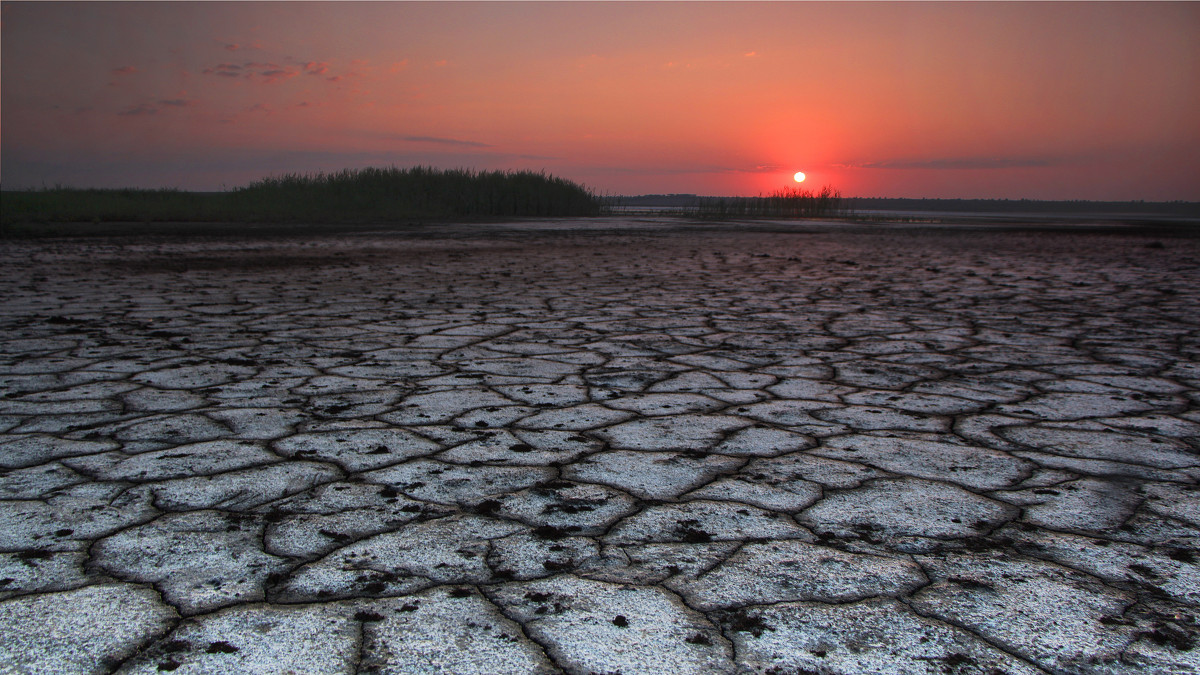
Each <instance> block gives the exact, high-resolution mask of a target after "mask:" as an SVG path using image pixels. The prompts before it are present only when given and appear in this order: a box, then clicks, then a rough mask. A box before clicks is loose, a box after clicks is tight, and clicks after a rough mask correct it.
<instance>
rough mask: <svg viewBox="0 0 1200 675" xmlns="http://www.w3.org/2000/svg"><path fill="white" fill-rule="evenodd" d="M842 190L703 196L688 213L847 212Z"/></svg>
mask: <svg viewBox="0 0 1200 675" xmlns="http://www.w3.org/2000/svg"><path fill="white" fill-rule="evenodd" d="M845 211H846V209H845V206H844V204H843V200H842V193H841V192H839V191H837V190H835V189H833V188H832V187H830V186H828V185H826V186H825V187H823V188H821V190H820V192H813V191H812V190H803V189H801V188H781V189H779V190H776V191H775V192H772V193H771V194H769V195H766V196H760V197H700V198H699V200H698V201H697V203H696V205H695V206H694V207H692V208H691V209H685V211H684V213H685V215H690V216H693V217H696V218H706V219H713V220H724V219H727V218H824V217H830V216H840V215H844V213H845Z"/></svg>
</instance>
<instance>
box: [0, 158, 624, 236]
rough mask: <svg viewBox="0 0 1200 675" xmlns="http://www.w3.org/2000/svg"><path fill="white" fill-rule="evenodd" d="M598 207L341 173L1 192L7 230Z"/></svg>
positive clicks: (590, 211) (482, 182) (529, 189)
mask: <svg viewBox="0 0 1200 675" xmlns="http://www.w3.org/2000/svg"><path fill="white" fill-rule="evenodd" d="M600 211H601V200H600V198H599V197H597V196H596V195H595V194H593V193H592V192H591V191H589V190H587V189H586V188H584V187H582V186H580V185H578V184H576V183H573V182H571V181H569V180H565V179H562V178H557V177H554V176H550V175H548V174H546V173H544V172H532V171H472V170H467V169H453V170H439V169H433V168H425V167H419V166H418V167H413V168H408V169H400V168H396V167H391V168H382V169H380V168H366V169H346V170H344V171H338V172H335V173H317V174H286V175H283V176H277V177H270V178H263V179H261V180H258V181H255V182H253V183H251V184H249V185H247V186H245V187H241V188H237V189H234V190H232V191H230V192H208V193H205V192H186V191H183V190H137V189H122V190H100V189H74V188H63V187H56V188H52V189H43V190H23V191H6V192H5V193H4V209H3V216H2V218H0V222H2V223H3V225H4V226H5V228H6V229H9V228H11V227H12V226H15V225H24V224H37V223H96V224H99V223H115V222H123V223H161V222H178V223H197V222H245V223H355V222H379V223H395V222H402V221H403V222H408V221H412V220H422V219H451V218H504V217H573V216H595V215H599V214H600Z"/></svg>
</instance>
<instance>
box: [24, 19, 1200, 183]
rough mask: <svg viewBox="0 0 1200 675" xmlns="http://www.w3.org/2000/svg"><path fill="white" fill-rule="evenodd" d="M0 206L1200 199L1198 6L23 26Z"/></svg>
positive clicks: (48, 22) (27, 22) (28, 22)
mask: <svg viewBox="0 0 1200 675" xmlns="http://www.w3.org/2000/svg"><path fill="white" fill-rule="evenodd" d="M0 25H2V29H3V36H2V37H3V39H2V42H0V45H2V60H0V64H2V67H3V75H2V80H0V86H2V88H3V97H2V101H0V114H2V127H0V131H2V134H3V135H2V139H0V155H2V157H0V159H2V162H0V171H2V176H0V180H3V186H4V187H5V188H20V187H29V186H41V185H54V184H58V183H61V184H68V185H73V186H80V187H89V186H96V187H118V186H139V187H158V186H171V187H183V188H187V189H219V188H220V186H222V185H225V186H229V187H233V186H236V185H242V184H245V183H246V182H248V181H250V180H253V179H254V178H258V177H261V176H264V175H268V174H272V173H281V172H289V171H297V172H308V171H316V170H336V169H341V168H346V167H357V166H367V165H376V166H379V165H392V164H395V165H399V166H409V165H413V164H425V165H434V166H439V167H445V168H452V167H469V168H477V169H496V168H514V169H518V168H519V169H527V168H528V169H545V170H547V171H549V172H551V173H554V174H556V175H560V176H563V177H565V178H570V179H572V180H576V181H579V182H582V183H585V184H586V185H588V186H589V187H591V188H593V189H595V190H597V191H599V192H602V193H610V194H645V193H664V192H692V193H700V194H745V195H754V194H759V193H762V192H767V191H771V190H774V189H776V188H778V187H782V186H784V185H787V184H789V182H790V176H791V174H792V173H793V172H795V171H797V170H802V171H805V172H806V173H807V174H808V176H809V180H808V182H807V183H806V184H805V185H806V186H807V187H820V186H821V185H825V184H829V185H832V186H834V187H836V188H838V189H840V190H841V191H842V193H843V194H846V195H859V196H908V197H966V198H971V197H996V198H1012V199H1020V198H1031V199H1122V200H1123V199H1146V200H1175V199H1184V200H1197V201H1200V122H1197V120H1200V39H1198V37H1200V4H1198V3H1162V4H1159V3H1128V4H1126V3H1065V4H1058V3H995V4H992V3H962V4H958V3H815V2H814V3H810V2H801V3H789V2H771V3H741V2H738V3H708V2H705V3H689V2H679V3H608V2H605V3H574V2H572V3H490V2H489V3H291V2H280V3H83V4H72V3H10V2H6V3H4V4H3V9H2V24H0Z"/></svg>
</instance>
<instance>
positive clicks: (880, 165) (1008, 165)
mask: <svg viewBox="0 0 1200 675" xmlns="http://www.w3.org/2000/svg"><path fill="white" fill-rule="evenodd" d="M1056 163H1058V162H1057V161H1056V160H1053V159H1049V158H1045V157H950V158H935V159H891V160H882V161H878V162H855V163H849V164H836V165H834V166H835V167H836V168H839V169H940V170H973V169H1029V168H1039V167H1046V166H1052V165H1054V164H1056Z"/></svg>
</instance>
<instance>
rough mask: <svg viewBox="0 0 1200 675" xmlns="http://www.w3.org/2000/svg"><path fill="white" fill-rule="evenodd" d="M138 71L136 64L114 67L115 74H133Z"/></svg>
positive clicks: (113, 72)
mask: <svg viewBox="0 0 1200 675" xmlns="http://www.w3.org/2000/svg"><path fill="white" fill-rule="evenodd" d="M136 72H138V69H137V68H136V67H134V66H121V67H120V68H113V69H112V74H113V75H132V74H134V73H136Z"/></svg>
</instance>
